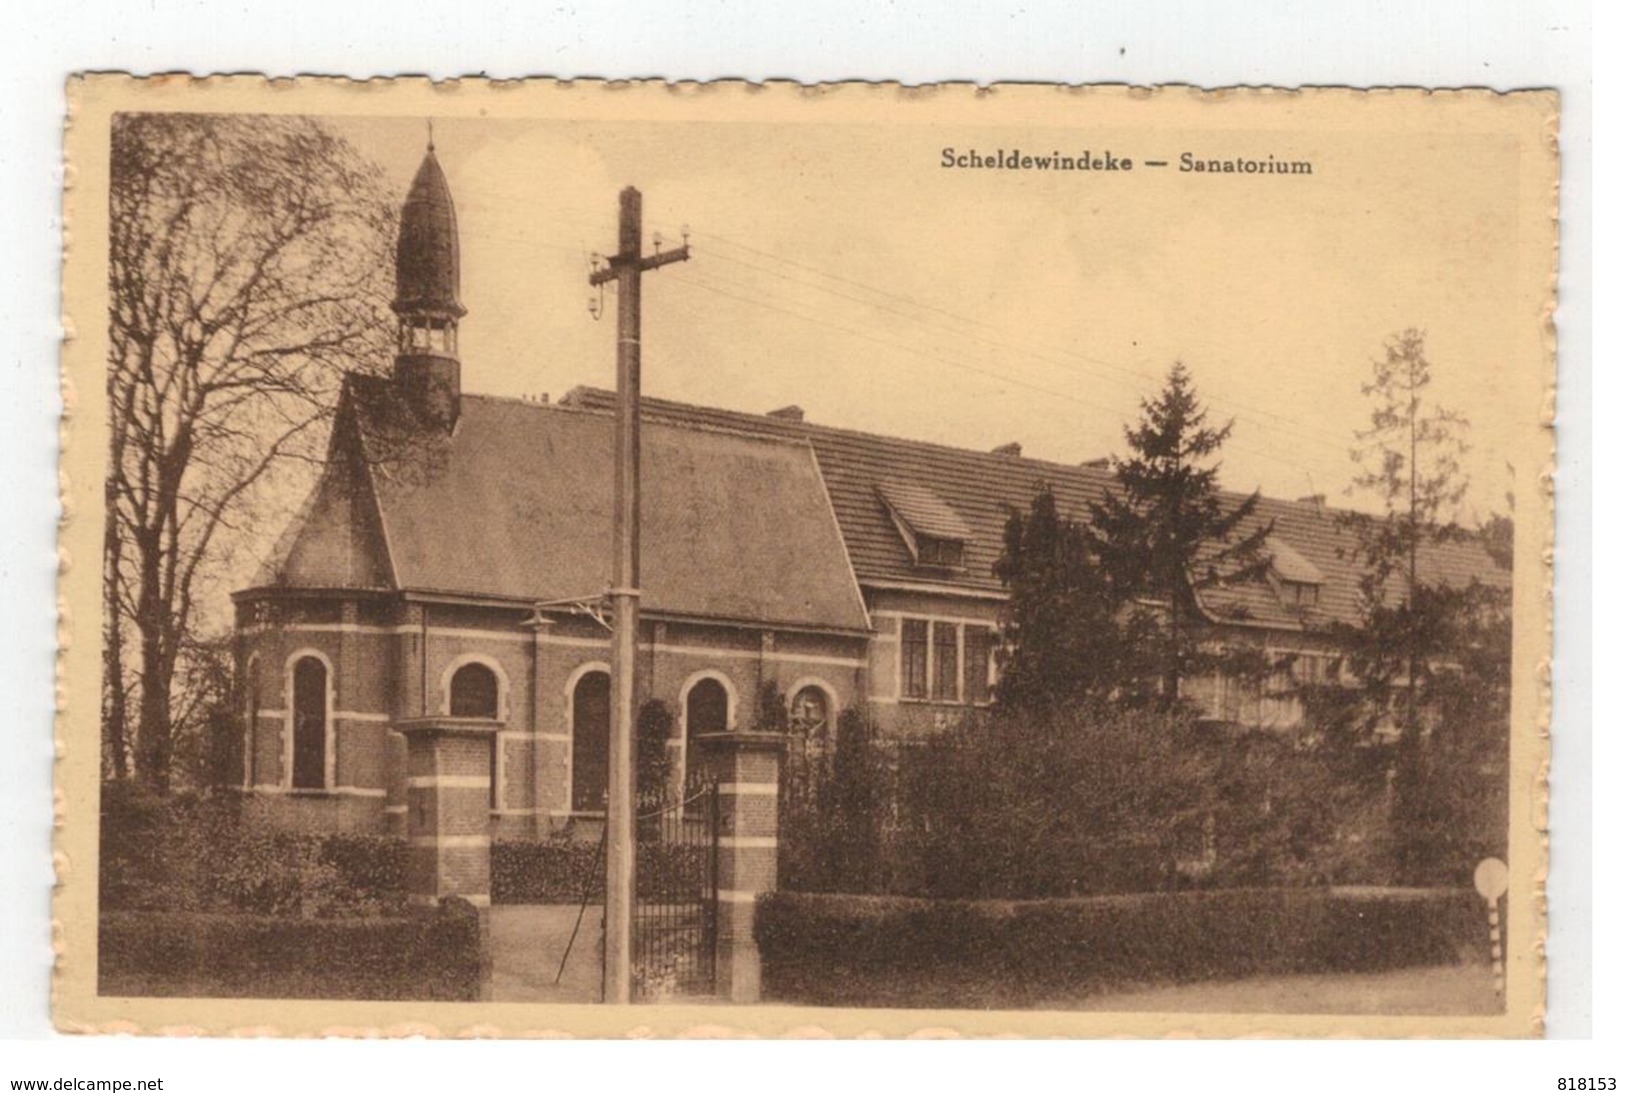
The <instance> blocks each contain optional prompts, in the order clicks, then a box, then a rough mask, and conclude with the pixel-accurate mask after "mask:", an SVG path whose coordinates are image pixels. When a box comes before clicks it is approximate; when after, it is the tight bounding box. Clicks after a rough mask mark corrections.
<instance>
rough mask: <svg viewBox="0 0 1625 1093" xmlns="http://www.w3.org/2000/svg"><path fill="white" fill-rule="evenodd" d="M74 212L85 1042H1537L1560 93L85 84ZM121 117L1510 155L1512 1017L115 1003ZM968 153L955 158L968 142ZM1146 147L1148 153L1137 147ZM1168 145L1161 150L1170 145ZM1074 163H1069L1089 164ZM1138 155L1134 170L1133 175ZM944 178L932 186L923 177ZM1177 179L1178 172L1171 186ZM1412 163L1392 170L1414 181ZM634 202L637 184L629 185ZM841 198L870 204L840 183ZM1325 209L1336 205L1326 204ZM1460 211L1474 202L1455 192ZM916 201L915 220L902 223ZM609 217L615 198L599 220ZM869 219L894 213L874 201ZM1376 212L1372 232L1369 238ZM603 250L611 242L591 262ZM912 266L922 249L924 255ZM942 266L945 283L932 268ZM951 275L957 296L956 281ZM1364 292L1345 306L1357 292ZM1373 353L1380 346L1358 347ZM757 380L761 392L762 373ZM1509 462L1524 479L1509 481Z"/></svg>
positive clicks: (76, 869)
mask: <svg viewBox="0 0 1625 1093" xmlns="http://www.w3.org/2000/svg"><path fill="white" fill-rule="evenodd" d="M68 91H69V103H70V109H69V117H68V121H67V132H66V161H67V171H66V176H65V179H66V181H65V193H64V213H63V219H64V255H65V261H64V274H63V314H64V328H65V331H66V334H65V341H64V345H63V365H62V367H63V390H64V398H65V405H66V407H67V409H66V414H65V419H64V422H63V427H62V462H61V489H62V498H63V502H64V510H65V514H64V520H63V524H62V529H61V584H60V603H61V621H60V631H59V633H60V642H61V651H60V656H59V674H58V695H59V710H58V716H57V722H56V743H57V756H58V761H57V779H56V781H57V793H56V840H55V844H56V845H55V860H56V867H57V875H58V888H57V890H56V892H55V895H54V902H53V910H54V916H53V917H54V923H53V929H54V942H55V948H56V953H57V964H56V970H55V975H54V990H53V993H54V998H53V1001H52V1010H53V1015H54V1019H55V1021H56V1024H57V1026H58V1027H59V1028H61V1029H63V1030H66V1031H76V1032H104V1033H105V1032H132V1031H138V1032H144V1033H170V1034H177V1033H178V1034H187V1033H197V1034H213V1035H265V1034H270V1035H280V1036H317V1035H351V1036H355V1035H366V1036H378V1035H383V1036H407V1035H430V1036H549V1035H561V1034H562V1035H576V1036H629V1035H631V1036H680V1035H681V1036H767V1037H777V1036H828V1035H833V1036H857V1035H875V1034H878V1035H884V1036H997V1035H1019V1036H1034V1037H1053V1036H1123V1035H1130V1036H1189V1035H1198V1036H1220V1037H1229V1036H1257V1035H1266V1036H1290V1037H1317V1036H1349V1035H1355V1036H1373V1037H1476V1036H1512V1037H1525V1036H1538V1035H1539V1034H1540V1032H1541V1023H1542V1012H1543V999H1544V958H1543V955H1542V939H1543V936H1544V930H1545V899H1544V878H1545V875H1546V863H1547V848H1546V835H1545V830H1546V776H1547V763H1548V752H1549V748H1548V731H1549V724H1548V712H1549V693H1548V689H1549V657H1550V652H1551V542H1552V496H1551V487H1550V467H1551V460H1552V451H1553V433H1552V417H1553V411H1554V399H1555V397H1556V392H1555V389H1554V376H1555V368H1554V360H1555V352H1556V343H1555V334H1554V330H1553V326H1552V321H1551V318H1552V312H1553V308H1554V307H1555V306H1556V287H1555V269H1556V244H1557V222H1558V221H1557V207H1556V205H1557V176H1558V162H1557V142H1556V141H1557V138H1556V134H1557V121H1558V103H1557V97H1556V95H1555V93H1551V92H1522V93H1514V94H1497V93H1493V92H1489V91H1482V90H1467V91H1435V92H1428V91H1421V90H1413V89H1404V90H1377V91H1358V90H1348V89H1340V88H1317V89H1312V90H1301V91H1290V90H1262V89H1238V90H1228V91H1214V92H1208V91H1201V90H1197V89H1192V88H1188V87H1182V86H1165V87H1158V88H1125V87H1110V86H1099V87H1057V86H1041V85H995V86H993V87H990V88H977V87H973V86H970V85H963V84H944V85H938V86H929V87H922V88H903V87H899V86H896V85H888V84H858V83H852V84H832V85H824V86H817V87H805V86H799V85H794V84H789V83H769V84H766V85H746V84H743V83H737V82H723V83H715V84H663V83H655V82H639V83H617V84H606V83H598V82H588V81H578V82H573V83H559V82H554V81H547V80H528V81H512V82H491V81H486V80H480V79H465V80H458V81H449V82H444V83H440V84H431V83H429V82H428V81H425V80H422V79H396V80H387V79H378V80H372V81H367V82H353V81H346V80H333V79H322V78H304V77H302V78H297V79H280V80H265V79H262V78H259V77H247V76H244V77H212V78H207V79H193V78H190V77H186V76H165V77H155V78H150V79H134V78H129V77H124V76H118V75H98V76H87V77H80V78H76V79H74V80H73V81H72V82H71V83H70V85H69V89H68ZM120 111H160V112H161V111H182V112H209V113H220V112H223V113H238V112H240V113H250V114H255V113H259V114H282V113H285V114H306V115H319V116H334V117H339V116H352V117H362V116H382V115H388V116H396V117H402V118H412V119H418V118H424V117H431V116H432V117H439V118H454V117H460V118H474V117H479V118H489V119H536V120H538V121H544V120H575V121H585V122H590V123H592V124H594V125H598V126H604V127H610V126H614V125H616V124H619V123H624V122H630V121H637V122H668V123H671V124H672V125H674V126H678V125H680V126H682V127H683V128H684V134H685V139H687V140H699V141H703V140H705V139H706V138H705V133H706V128H707V126H714V125H727V124H731V123H738V122H754V123H769V124H774V125H782V126H798V125H819V126H859V127H872V126H878V125H888V126H899V127H909V126H927V127H935V128H937V129H938V130H940V131H941V133H942V134H943V139H942V141H941V143H943V144H951V143H953V142H954V138H953V137H952V136H951V134H956V133H960V132H964V133H969V132H971V131H973V130H983V129H991V128H997V127H1007V128H1009V129H1012V130H1020V129H1022V128H1023V127H1031V128H1033V129H1051V128H1063V127H1074V126H1075V127H1077V128H1079V129H1080V130H1081V131H1082V132H1084V133H1087V132H1088V131H1089V130H1090V129H1099V128H1105V127H1110V128H1112V129H1114V130H1117V131H1122V130H1140V131H1144V132H1145V133H1146V134H1147V135H1148V137H1149V136H1155V135H1157V134H1159V133H1173V132H1180V133H1183V134H1189V133H1206V134H1211V135H1215V136H1218V135H1222V134H1223V133H1225V132H1229V131H1239V130H1266V131H1267V130H1292V131H1296V132H1300V133H1304V132H1307V133H1313V134H1314V135H1315V139H1316V144H1317V146H1318V147H1320V148H1321V149H1322V150H1323V151H1327V152H1330V151H1336V150H1346V149H1350V148H1354V147H1357V146H1360V145H1364V146H1366V147H1368V148H1371V147H1379V148H1380V146H1381V144H1382V142H1384V140H1385V139H1386V138H1388V137H1389V136H1392V135H1395V134H1405V135H1407V136H1412V137H1414V136H1417V135H1419V134H1421V135H1425V134H1429V133H1434V132H1445V131H1448V132H1450V133H1455V134H1460V133H1477V134H1484V135H1489V136H1493V137H1499V138H1501V139H1504V140H1505V141H1506V142H1507V143H1508V145H1509V146H1511V147H1514V148H1515V149H1516V153H1517V168H1516V186H1517V194H1516V198H1515V206H1514V207H1515V210H1516V213H1515V215H1516V217H1517V221H1518V232H1517V238H1518V245H1517V247H1518V253H1517V263H1516V278H1515V280H1516V283H1515V284H1509V285H1508V287H1507V293H1506V297H1505V304H1506V306H1507V307H1509V308H1512V309H1513V310H1514V312H1515V314H1516V316H1517V318H1518V326H1517V340H1516V342H1515V344H1509V345H1506V346H1504V347H1502V348H1503V352H1501V353H1500V354H1499V356H1498V357H1497V358H1496V359H1495V360H1489V361H1485V362H1483V366H1484V367H1485V368H1488V369H1494V370H1495V380H1496V382H1497V383H1498V384H1500V385H1501V386H1502V387H1503V388H1504V389H1505V390H1506V391H1507V398H1508V399H1509V400H1511V402H1512V403H1513V404H1514V405H1515V406H1516V408H1517V412H1516V414H1515V415H1513V416H1512V417H1511V418H1510V419H1509V420H1510V421H1511V422H1512V424H1511V425H1510V426H1509V427H1508V428H1507V429H1506V430H1505V431H1504V435H1495V436H1493V437H1486V436H1485V435H1484V434H1483V433H1482V432H1475V436H1474V440H1475V443H1477V444H1485V443H1492V444H1494V445H1495V446H1496V448H1497V450H1499V451H1504V452H1505V453H1507V456H1508V459H1509V460H1512V461H1515V462H1516V464H1517V467H1518V476H1517V478H1516V480H1515V484H1514V486H1513V491H1514V493H1515V506H1516V511H1517V513H1518V519H1519V528H1518V531H1519V534H1518V536H1517V543H1516V560H1515V566H1514V578H1513V580H1514V619H1515V623H1514V636H1515V651H1514V659H1513V680H1514V685H1513V700H1512V745H1513V754H1512V764H1511V772H1512V774H1511V776H1512V785H1511V797H1510V799H1511V810H1510V811H1511V831H1510V841H1509V848H1510V855H1509V856H1510V863H1511V867H1512V870H1511V873H1512V875H1511V886H1510V895H1509V899H1508V911H1507V921H1506V935H1507V944H1506V951H1507V1007H1506V1012H1505V1013H1504V1014H1503V1015H1495V1016H1459V1017H1394V1016H1371V1015H1360V1016H1355V1015H1347V1016H1342V1015H1325V1014H1320V1015H1308V1014H1301V1015H1300V1014H1267V1015H1266V1014H1245V1013H1241V1014H1224V1013H1073V1012H1047V1011H1046V1012H979V1011H912V1010H843V1009H812V1008H797V1007H789V1006H782V1005H761V1006H752V1007H732V1006H710V1005H708V1006H669V1005H655V1006H638V1007H632V1008H617V1007H604V1006H557V1005H553V1006H549V1005H520V1004H504V1003H407V1002H354V1001H269V1000H246V999H228V998H216V999H178V998H110V997H99V996H98V995H97V993H96V945H97V930H96V924H97V902H96V900H97V891H96V886H97V868H96V862H97V815H98V804H97V802H98V793H99V787H100V756H99V752H100V743H99V739H100V734H99V727H98V715H99V709H100V701H99V697H98V693H99V684H100V673H101V658H100V641H101V636H100V635H101V628H100V625H99V619H100V605H99V597H100V579H99V566H98V558H99V557H100V550H101V542H102V535H103V520H104V515H105V514H104V501H103V488H102V478H103V465H104V462H105V460H106V457H107V443H106V439H107V432H106V429H107V421H106V408H105V406H104V402H103V390H104V387H103V373H104V361H105V360H106V359H107V354H108V331H107V321H106V309H107V288H106V285H107V241H108V208H107V202H108V184H109V183H108V174H109V164H108V150H109V132H110V121H111V118H112V116H113V115H114V114H115V113H117V112H120ZM959 139H960V140H961V141H963V137H961V138H959ZM1147 143H1151V142H1150V141H1147ZM1164 143H1168V142H1164ZM1079 146H1080V147H1082V146H1084V145H1083V143H1082V142H1080V145H1079ZM1141 154H1142V155H1143V154H1144V153H1143V152H1142V153H1141ZM928 166H930V167H933V168H934V167H935V166H936V165H935V164H930V165H928ZM1176 166H1177V164H1176ZM1424 169H1437V168H1429V167H1428V166H1427V165H1425V164H1412V163H1406V162H1403V161H1400V162H1396V163H1395V164H1394V170H1396V171H1406V170H1424ZM628 181H630V180H628ZM848 182H849V183H850V184H851V185H852V186H864V185H867V184H868V183H867V182H866V180H865V179H862V178H851V179H848ZM1321 184H1322V185H1328V186H1336V185H1337V182H1336V180H1335V179H1330V180H1323V181H1322V182H1321ZM1462 184H1463V185H1488V184H1490V182H1489V181H1487V180H1483V179H1470V178H1463V179H1462ZM902 199H903V200H906V196H904V197H903V198H902ZM608 200H609V196H608V195H606V204H607V202H608ZM874 207H875V212H874V215H875V216H877V217H879V216H884V215H887V213H888V211H889V210H890V209H892V208H893V207H894V203H893V202H892V201H889V200H886V199H884V198H883V197H881V196H878V195H877V197H876V200H875V202H874ZM1383 212H1385V211H1384V210H1379V214H1381V213H1383ZM609 242H610V240H608V239H606V240H604V244H605V245H606V246H607V245H608V244H609ZM926 243H927V244H928V243H929V241H926ZM933 260H934V261H939V262H941V261H943V260H944V258H943V255H942V253H941V252H938V253H936V254H935V255H934V256H933ZM954 260H955V258H954V257H953V256H951V255H950V256H948V258H947V259H946V261H947V262H948V263H950V265H949V266H948V267H947V268H945V269H944V270H943V275H944V276H945V277H948V276H951V275H952V273H953V269H952V266H951V263H952V262H953V261H954ZM1188 261H1190V262H1192V263H1199V264H1202V265H1204V266H1206V267H1207V268H1209V269H1211V270H1212V275H1213V276H1215V277H1219V276H1245V270H1234V269H1228V268H1227V267H1226V266H1225V264H1224V263H1225V259H1224V256H1223V255H1221V254H1214V253H1204V252H1203V251H1202V250H1201V249H1200V248H1199V247H1197V248H1196V249H1193V250H1192V251H1191V252H1190V253H1189V254H1188ZM1350 291H1358V286H1357V285H1354V286H1350ZM1373 349H1375V346H1373ZM773 366H774V365H773V363H772V362H767V363H766V364H764V365H763V367H773ZM1514 454H1515V455H1516V459H1515V460H1514V459H1513V456H1514Z"/></svg>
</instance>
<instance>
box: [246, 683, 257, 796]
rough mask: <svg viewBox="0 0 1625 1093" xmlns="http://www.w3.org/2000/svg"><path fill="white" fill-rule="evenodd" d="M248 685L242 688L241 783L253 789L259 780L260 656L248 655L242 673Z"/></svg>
mask: <svg viewBox="0 0 1625 1093" xmlns="http://www.w3.org/2000/svg"><path fill="white" fill-rule="evenodd" d="M243 675H244V678H245V679H246V681H247V683H248V686H246V687H244V688H243V691H244V697H243V785H244V787H246V788H248V789H253V788H254V784H255V783H256V782H258V781H259V764H258V760H259V739H260V658H259V657H249V658H248V667H247V669H246V670H245V671H244V673H243Z"/></svg>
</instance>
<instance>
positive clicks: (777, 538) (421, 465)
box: [274, 377, 869, 631]
mask: <svg viewBox="0 0 1625 1093" xmlns="http://www.w3.org/2000/svg"><path fill="white" fill-rule="evenodd" d="M346 399H347V400H348V404H349V409H347V410H345V411H341V414H340V423H339V427H340V428H344V427H346V426H347V423H348V422H351V421H353V422H354V427H355V428H356V430H357V432H358V435H359V439H360V441H361V444H362V445H363V447H364V449H365V455H366V460H365V463H364V470H363V474H365V475H366V477H367V478H368V479H369V480H370V488H371V489H372V491H373V493H374V494H375V496H376V512H377V513H378V515H379V520H380V523H381V528H382V538H383V539H384V541H385V542H386V543H387V555H388V561H389V564H390V567H391V569H392V572H393V580H394V586H395V587H397V588H400V589H404V590H410V591H417V592H426V593H443V594H451V595H460V596H468V597H476V598H498V599H507V600H515V601H519V602H535V601H543V600H553V599H564V598H569V597H593V596H597V595H598V594H600V593H602V592H603V591H604V590H605V589H606V588H607V587H608V586H609V581H610V571H609V568H610V563H609V560H610V556H611V555H610V545H611V539H610V531H611V505H612V500H611V498H612V476H613V458H612V457H613V434H614V421H613V419H612V418H611V417H610V416H609V415H608V414H605V413H601V412H595V411H592V410H588V409H583V408H580V407H575V408H571V407H562V406H549V405H544V404H537V403H530V402H524V401H521V400H517V399H502V398H490V397H484V396H475V395H464V396H463V398H462V403H461V412H460V414H459V418H458V421H457V426H456V428H455V429H454V430H452V431H451V432H450V433H449V434H445V433H440V432H438V431H428V432H425V431H422V430H417V429H414V428H412V427H411V424H410V419H409V418H408V417H407V414H408V413H409V411H408V410H406V409H405V408H404V407H403V406H402V405H401V403H400V401H399V399H398V398H397V397H396V396H395V394H394V392H393V389H392V387H391V385H390V384H389V382H388V381H385V380H380V379H374V378H370V377H351V379H350V381H349V383H348V384H347V388H346ZM642 443H643V528H642V573H641V584H642V590H643V597H642V601H641V602H642V605H643V607H644V608H645V609H646V610H648V611H650V612H659V613H664V614H667V615H673V616H681V617H686V618H705V619H719V620H733V621H740V622H752V623H763V624H775V623H776V624H782V625H786V626H799V627H807V628H816V629H829V630H842V631H863V630H866V629H867V628H868V625H869V623H868V616H867V613H866V611H865V609H864V606H863V601H862V597H861V595H860V594H859V591H858V588H857V585H856V583H855V581H854V580H853V575H852V571H851V568H850V567H849V565H848V563H847V559H846V554H845V551H844V549H843V547H842V543H841V537H840V532H839V529H838V528H837V526H836V523H835V518H834V514H833V512H832V511H831V509H830V505H829V501H828V499H827V496H826V494H825V492H824V489H823V486H822V483H821V482H820V480H819V474H818V465H817V462H816V460H815V459H814V458H813V454H812V450H811V448H810V447H809V446H808V445H807V444H806V443H805V441H800V440H796V439H794V438H785V437H774V436H766V435H761V434H758V435H755V436H747V435H743V434H741V433H739V432H737V431H735V432H722V431H717V430H705V429H695V428H685V427H680V426H677V425H676V424H672V423H664V424H663V423H660V422H656V421H648V422H646V423H645V424H644V428H643V430H642ZM340 447H342V445H338V444H336V445H335V449H338V448H340ZM329 468H330V470H329V473H330V474H331V475H337V476H340V477H343V476H344V474H345V461H344V460H342V459H337V458H335V459H332V460H330V463H329ZM343 492H346V493H354V492H355V490H354V489H347V490H345V491H343ZM337 522H338V521H335V520H333V519H329V518H320V517H318V518H315V519H314V522H312V520H309V519H307V524H309V525H310V526H311V527H312V528H313V529H315V530H317V531H322V532H323V533H324V534H325V533H331V532H332V531H333V529H334V527H335V524H336V523H337ZM299 538H309V536H306V535H304V534H303V533H301V535H299V536H296V539H299ZM324 553H331V551H328V552H324ZM306 576H307V577H308V578H316V577H318V576H319V574H316V573H307V574H306ZM274 583H281V584H287V583H292V582H290V581H288V580H286V579H285V578H284V579H279V580H277V581H276V582H274ZM299 583H302V584H305V585H306V586H308V585H309V584H310V583H311V581H310V580H304V581H301V582H299Z"/></svg>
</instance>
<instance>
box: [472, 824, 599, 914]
mask: <svg viewBox="0 0 1625 1093" xmlns="http://www.w3.org/2000/svg"><path fill="white" fill-rule="evenodd" d="M603 894H604V862H603V857H602V852H601V850H600V847H599V844H598V843H597V842H584V841H582V840H579V839H571V838H566V837H562V836H561V837H556V838H551V839H499V840H497V841H495V842H493V843H492V844H491V902H492V903H577V902H580V901H581V900H582V899H583V898H591V899H602V898H603Z"/></svg>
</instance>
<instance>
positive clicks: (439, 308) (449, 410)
mask: <svg viewBox="0 0 1625 1093" xmlns="http://www.w3.org/2000/svg"><path fill="white" fill-rule="evenodd" d="M461 273H462V271H461V259H460V255H459V253H458V240H457V209H456V207H455V206H454V205H453V204H452V200H451V187H450V186H448V185H447V184H446V175H445V172H444V171H442V170H441V169H440V161H439V160H438V159H436V158H435V154H434V125H433V123H432V122H431V123H430V125H429V141H428V148H427V150H426V151H425V152H424V154H423V162H422V164H420V165H419V166H418V171H417V175H416V176H414V177H413V179H412V188H411V189H410V190H409V191H408V192H407V195H406V204H405V205H404V206H403V207H402V208H401V225H400V237H399V239H398V240H397V242H396V246H395V302H394V304H393V305H392V307H393V308H394V311H395V314H396V315H397V316H399V317H400V341H399V344H398V347H397V351H396V357H395V378H396V381H397V382H399V383H400V384H401V385H402V386H403V387H404V388H406V390H407V393H408V394H409V395H410V396H411V397H412V399H413V401H414V402H415V403H417V404H418V406H419V408H420V409H421V410H422V411H424V412H425V413H426V414H427V415H428V416H429V417H431V418H433V419H435V420H438V421H440V422H441V423H442V424H445V425H448V426H449V425H450V424H451V423H452V422H454V421H455V420H456V418H457V405H458V401H459V399H460V396H461V376H460V373H461V366H460V364H459V362H458V359H457V322H458V320H459V319H461V318H462V317H463V316H464V315H466V314H467V313H468V309H467V308H465V307H463V305H462V301H461V300H460V299H459V288H460V281H461Z"/></svg>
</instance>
